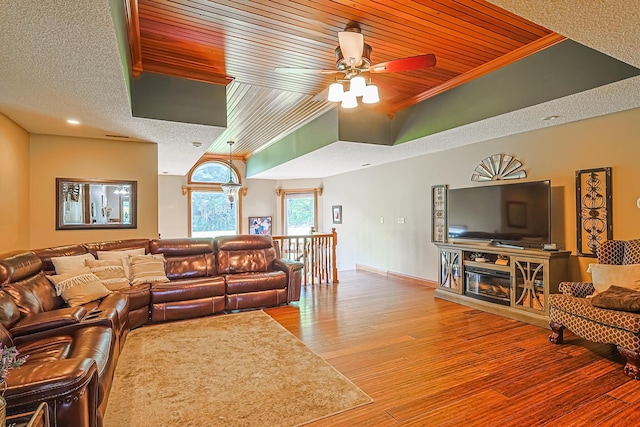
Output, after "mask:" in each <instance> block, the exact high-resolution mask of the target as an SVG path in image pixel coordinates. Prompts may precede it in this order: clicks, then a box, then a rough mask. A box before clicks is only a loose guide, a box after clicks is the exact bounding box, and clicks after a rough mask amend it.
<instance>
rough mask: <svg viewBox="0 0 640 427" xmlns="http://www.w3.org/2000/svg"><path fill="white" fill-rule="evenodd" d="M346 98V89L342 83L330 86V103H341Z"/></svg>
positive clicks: (328, 98)
mask: <svg viewBox="0 0 640 427" xmlns="http://www.w3.org/2000/svg"><path fill="white" fill-rule="evenodd" d="M343 96H344V87H342V83H338V82H334V83H331V85H329V96H328V97H327V100H328V101H330V102H340V101H342V97H343Z"/></svg>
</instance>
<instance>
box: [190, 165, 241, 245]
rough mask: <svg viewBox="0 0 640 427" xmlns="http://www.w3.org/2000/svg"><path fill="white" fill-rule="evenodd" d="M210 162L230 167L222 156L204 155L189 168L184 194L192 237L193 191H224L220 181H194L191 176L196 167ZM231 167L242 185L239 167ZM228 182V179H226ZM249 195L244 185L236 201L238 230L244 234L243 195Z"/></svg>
mask: <svg viewBox="0 0 640 427" xmlns="http://www.w3.org/2000/svg"><path fill="white" fill-rule="evenodd" d="M209 162H213V163H220V164H223V165H224V166H225V167H227V168H228V167H229V163H228V161H227V162H225V161H224V160H223V159H222V158H218V157H203V158H201V159H200V160H198V161H197V162H196V164H194V165H193V167H192V168H191V169H190V170H189V173H188V174H187V185H185V186H182V194H183V195H186V196H187V227H188V236H189V237H190V238H191V237H192V234H191V232H192V230H191V193H192V192H194V191H208V192H212V193H222V186H221V185H220V184H222V183H219V182H211V183H207V182H202V181H193V180H192V179H191V176H192V175H193V172H195V170H196V169H198V167H200V166H201V165H203V164H204V163H209ZM231 169H232V170H233V173H234V174H235V176H236V178H237V179H238V183H239V184H240V185H242V180H241V179H240V173H239V172H238V169H236V167H235V166H234V165H231ZM225 182H226V181H225ZM246 195H247V189H246V187H242V188H241V189H240V191H238V200H237V201H236V203H237V209H236V232H237V233H238V234H242V221H241V219H242V196H246Z"/></svg>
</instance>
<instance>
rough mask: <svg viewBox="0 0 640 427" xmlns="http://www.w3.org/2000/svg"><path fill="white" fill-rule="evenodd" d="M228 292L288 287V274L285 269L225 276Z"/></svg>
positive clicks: (236, 292) (239, 292) (237, 292)
mask: <svg viewBox="0 0 640 427" xmlns="http://www.w3.org/2000/svg"><path fill="white" fill-rule="evenodd" d="M225 281H226V283H227V294H242V293H247V292H259V291H266V290H271V289H284V288H286V287H287V275H286V274H285V273H284V272H283V271H270V272H267V273H240V274H228V275H226V276H225Z"/></svg>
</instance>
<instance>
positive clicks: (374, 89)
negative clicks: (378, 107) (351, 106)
mask: <svg viewBox="0 0 640 427" xmlns="http://www.w3.org/2000/svg"><path fill="white" fill-rule="evenodd" d="M379 101H380V95H379V94H378V86H376V85H369V86H367V87H366V88H365V90H364V95H363V96H362V102H363V103H365V104H375V103H376V102H379Z"/></svg>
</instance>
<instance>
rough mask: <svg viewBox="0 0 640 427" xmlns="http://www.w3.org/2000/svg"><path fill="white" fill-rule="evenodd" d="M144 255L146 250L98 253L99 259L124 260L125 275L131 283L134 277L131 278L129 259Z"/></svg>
mask: <svg viewBox="0 0 640 427" xmlns="http://www.w3.org/2000/svg"><path fill="white" fill-rule="evenodd" d="M144 254H145V250H144V248H139V249H127V250H124V251H98V259H121V260H123V262H122V266H123V267H124V273H125V275H126V276H127V278H128V279H129V281H131V279H132V277H131V271H130V269H129V266H130V264H129V257H132V256H135V255H144Z"/></svg>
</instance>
